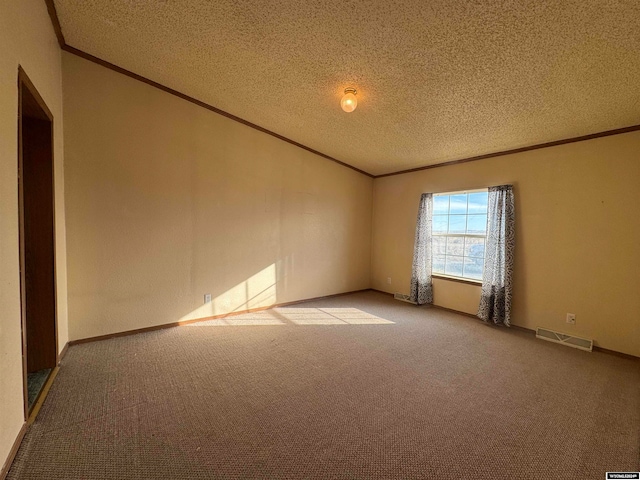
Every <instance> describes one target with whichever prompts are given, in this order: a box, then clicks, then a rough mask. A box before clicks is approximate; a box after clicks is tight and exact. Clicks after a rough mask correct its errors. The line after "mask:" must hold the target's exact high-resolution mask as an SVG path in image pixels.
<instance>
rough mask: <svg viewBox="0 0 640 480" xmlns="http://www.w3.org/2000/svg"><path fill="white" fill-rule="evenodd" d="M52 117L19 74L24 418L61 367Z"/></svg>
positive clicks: (23, 76) (39, 97)
mask: <svg viewBox="0 0 640 480" xmlns="http://www.w3.org/2000/svg"><path fill="white" fill-rule="evenodd" d="M54 198H55V190H54V174H53V115H52V114H51V110H49V108H48V107H47V105H46V103H45V102H44V100H43V99H42V97H41V96H40V94H39V93H38V91H37V90H36V88H35V86H34V85H33V83H32V82H31V80H29V77H28V76H27V75H26V73H25V72H24V70H22V68H19V70H18V202H19V219H20V294H21V314H22V366H23V373H24V399H25V402H24V403H25V418H28V416H29V413H30V412H31V410H32V409H33V407H34V405H35V404H36V401H37V400H38V397H39V396H40V394H41V393H42V390H43V387H44V385H45V383H46V381H47V379H48V378H49V376H50V375H51V372H52V371H53V369H54V368H55V367H56V365H57V361H58V339H57V327H56V321H57V319H56V280H55V278H56V276H55V217H54Z"/></svg>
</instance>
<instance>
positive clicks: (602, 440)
mask: <svg viewBox="0 0 640 480" xmlns="http://www.w3.org/2000/svg"><path fill="white" fill-rule="evenodd" d="M639 455H640V362H638V361H634V360H631V359H626V358H621V357H617V356H614V355H610V354H604V353H597V352H596V353H587V352H582V351H579V350H574V349H571V348H567V347H563V346H560V345H555V344H552V343H548V342H543V341H541V340H536V339H535V337H534V336H532V335H530V334H527V333H525V332H522V331H517V330H514V329H510V330H508V329H504V328H494V327H489V326H486V325H484V324H482V323H481V322H480V321H476V320H474V319H472V318H469V317H464V316H461V315H457V314H454V313H450V312H446V311H442V310H438V309H433V308H428V307H422V308H417V307H414V306H412V305H408V304H405V303H402V302H398V301H394V300H393V299H392V298H390V297H389V296H385V295H382V294H379V293H375V292H365V293H359V294H354V295H349V296H343V297H336V298H332V299H325V300H319V301H314V302H309V303H307V304H303V305H297V306H295V307H292V308H280V309H276V310H272V311H269V312H264V313H260V314H254V315H245V316H243V317H235V318H230V319H227V320H224V321H211V322H207V323H205V324H196V326H184V327H179V328H172V329H166V330H159V331H155V332H150V333H144V334H138V335H134V336H129V337H121V338H117V339H112V340H106V341H101V342H94V343H89V344H84V345H77V346H73V347H71V348H70V349H69V351H68V353H67V355H66V357H65V359H64V361H63V363H62V368H61V369H60V372H59V374H58V376H57V378H56V380H55V382H54V384H53V387H52V389H51V391H50V392H49V396H48V398H47V399H46V401H45V403H44V405H43V407H42V410H41V412H40V415H39V417H38V419H37V421H36V422H35V423H34V424H33V425H32V426H31V427H30V429H29V431H28V433H27V435H26V437H25V439H24V442H23V444H22V447H21V449H20V451H19V453H18V456H17V458H16V461H15V463H14V465H13V467H12V469H11V471H10V474H9V479H11V480H16V479H46V480H55V479H66V480H70V479H119V480H124V479H139V478H145V479H191V480H193V479H213V478H232V479H245V478H264V479H285V478H287V479H297V478H316V479H324V478H331V479H394V478H397V479H417V478H427V479H428V478H465V479H467V478H468V479H506V478H509V479H511V478H517V479H557V478H562V479H580V480H583V479H602V478H604V477H605V472H606V471H638V470H640V458H639Z"/></svg>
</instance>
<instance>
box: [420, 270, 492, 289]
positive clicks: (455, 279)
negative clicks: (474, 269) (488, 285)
mask: <svg viewBox="0 0 640 480" xmlns="http://www.w3.org/2000/svg"><path fill="white" fill-rule="evenodd" d="M431 276H432V277H433V278H438V279H440V280H448V281H450V282H458V283H466V284H468V285H475V286H478V287H481V286H482V280H470V279H468V278H459V277H450V276H449V275H443V274H441V273H432V274H431Z"/></svg>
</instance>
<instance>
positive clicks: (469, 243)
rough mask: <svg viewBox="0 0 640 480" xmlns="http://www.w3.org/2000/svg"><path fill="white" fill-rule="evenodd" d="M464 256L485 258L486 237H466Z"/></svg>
mask: <svg viewBox="0 0 640 480" xmlns="http://www.w3.org/2000/svg"><path fill="white" fill-rule="evenodd" d="M464 256H465V257H476V258H484V238H472V237H465V241H464Z"/></svg>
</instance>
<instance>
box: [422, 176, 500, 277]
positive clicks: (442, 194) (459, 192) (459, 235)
mask: <svg viewBox="0 0 640 480" xmlns="http://www.w3.org/2000/svg"><path fill="white" fill-rule="evenodd" d="M484 192H487V193H488V192H489V189H488V188H476V189H473V190H457V191H454V192H440V193H434V194H433V199H434V200H433V201H434V205H435V198H436V197H450V196H452V195H462V194H469V193H484ZM467 208H468V203H467ZM487 214H488V212H487ZM434 215H435V214H433V213H432V219H431V220H432V221H431V238H432V239H433V238H434V237H445V238H447V237H457V238H466V237H469V238H482V239H484V245H485V249H486V246H487V232H486V231H485V234H484V235H478V234H467V233H434V232H433V216H434ZM467 215H469V211H468V210H467ZM448 216H449V215H447V217H448ZM432 252H433V250H432ZM485 253H486V251H485ZM432 255H433V253H432ZM445 257H446V254H445ZM484 258H485V257H484V255H483V256H482V260H483V267H482V268H483V272H484ZM432 262H433V260H432ZM431 270H432V271H431V276H432V277H435V278H444V279H448V280H455V281H458V282H464V283H474V284H478V285H482V280H479V279H477V278H469V277H463V276H457V275H449V274H446V273H435V272H433V267H432V269H431Z"/></svg>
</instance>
